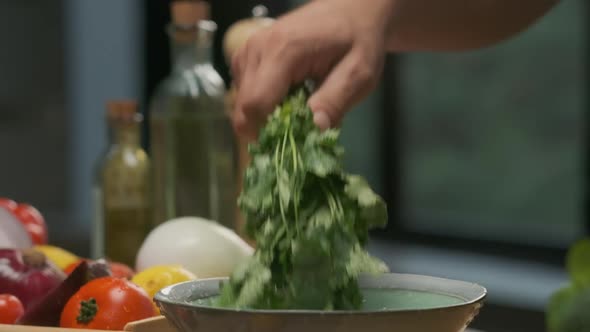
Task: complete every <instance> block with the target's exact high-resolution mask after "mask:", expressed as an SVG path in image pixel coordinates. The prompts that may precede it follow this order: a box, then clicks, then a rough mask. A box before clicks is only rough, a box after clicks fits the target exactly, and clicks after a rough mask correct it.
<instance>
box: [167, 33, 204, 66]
mask: <svg viewBox="0 0 590 332" xmlns="http://www.w3.org/2000/svg"><path fill="white" fill-rule="evenodd" d="M171 40H172V45H171V50H172V54H171V55H172V59H173V66H172V67H173V70H174V71H184V70H187V69H190V68H192V67H194V66H195V65H198V64H204V63H209V62H211V56H212V54H211V53H212V49H211V46H210V45H208V44H204V43H201V42H199V40H198V39H197V38H196V37H195V38H191V39H185V38H179V37H176V36H172V38H171Z"/></svg>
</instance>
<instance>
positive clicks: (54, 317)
mask: <svg viewBox="0 0 590 332" xmlns="http://www.w3.org/2000/svg"><path fill="white" fill-rule="evenodd" d="M107 276H110V271H109V267H108V265H107V263H106V262H105V261H104V260H99V261H81V262H80V263H79V264H77V265H76V266H75V268H74V269H73V270H72V271H71V273H70V274H69V276H68V277H67V278H66V279H65V280H64V281H63V282H62V283H61V284H60V285H59V286H58V287H56V288H54V289H53V290H51V291H50V292H49V293H48V294H47V295H46V296H45V297H44V298H43V299H42V300H41V301H40V302H38V303H37V304H35V305H34V306H32V307H31V308H30V309H29V310H27V312H26V314H25V315H24V316H23V317H22V318H21V319H20V320H19V321H18V324H23V325H35V326H59V319H60V315H61V312H62V311H63V308H64V306H65V305H66V303H67V302H68V300H69V299H70V298H71V297H72V296H73V295H74V294H75V293H76V292H77V291H78V290H79V289H80V287H82V286H83V285H85V284H86V283H88V282H89V281H91V280H94V279H96V278H102V277H107Z"/></svg>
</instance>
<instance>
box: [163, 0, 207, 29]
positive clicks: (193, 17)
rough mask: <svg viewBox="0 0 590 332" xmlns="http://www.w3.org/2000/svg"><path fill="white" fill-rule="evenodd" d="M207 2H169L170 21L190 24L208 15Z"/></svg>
mask: <svg viewBox="0 0 590 332" xmlns="http://www.w3.org/2000/svg"><path fill="white" fill-rule="evenodd" d="M210 11H211V9H210V6H209V3H207V2H205V1H201V0H177V1H172V2H171V3H170V12H171V16H172V22H173V23H174V24H175V25H180V26H190V25H194V24H196V23H197V22H199V21H200V20H207V19H209V17H210Z"/></svg>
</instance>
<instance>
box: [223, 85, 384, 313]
mask: <svg viewBox="0 0 590 332" xmlns="http://www.w3.org/2000/svg"><path fill="white" fill-rule="evenodd" d="M308 95H309V91H308V90H307V89H306V88H305V87H300V88H297V89H295V90H293V91H292V92H291V93H290V94H289V95H288V97H287V98H285V100H284V101H283V102H282V104H281V105H279V107H277V109H276V110H275V112H274V113H273V114H271V115H270V116H269V119H268V121H267V123H266V125H265V127H264V128H263V129H262V130H261V132H260V134H259V138H258V141H257V142H256V143H253V144H251V145H250V146H249V153H250V156H251V163H250V165H249V166H248V168H247V170H246V173H245V178H244V183H243V190H242V193H241V194H240V197H239V198H238V204H239V207H240V209H241V210H242V212H243V213H244V216H245V218H246V232H247V234H248V236H250V237H252V238H253V239H254V240H255V241H256V244H257V248H256V251H255V253H254V255H253V256H252V257H251V259H249V260H248V261H247V262H245V263H244V264H242V265H240V266H239V267H237V268H236V270H235V271H233V273H232V275H231V276H230V278H229V280H228V281H227V282H225V283H224V284H223V285H222V288H221V293H220V296H219V297H218V298H217V300H216V305H218V306H221V307H231V308H249V309H307V310H344V309H359V308H360V307H361V303H362V295H361V292H360V289H359V286H358V283H357V282H358V277H359V275H360V274H362V273H373V274H374V273H383V272H386V271H387V267H386V265H385V264H384V263H383V262H381V261H379V260H378V259H376V258H374V257H372V256H370V255H369V254H368V252H367V251H366V250H365V245H366V244H367V240H368V231H369V229H371V228H374V227H383V226H385V224H386V223H387V209H386V206H385V203H384V202H383V200H382V199H381V198H380V197H379V196H378V195H376V194H375V193H374V192H373V191H372V190H371V188H370V187H369V185H368V184H367V182H366V181H365V180H364V179H363V178H361V177H359V176H356V175H350V174H347V173H346V172H345V171H344V170H343V168H342V164H341V156H342V154H343V148H342V147H341V146H340V145H339V143H338V137H339V131H338V130H336V129H329V130H326V131H323V132H320V131H319V130H318V129H317V127H316V126H315V124H314V123H313V115H312V112H311V110H310V109H309V108H308V107H307V98H308Z"/></svg>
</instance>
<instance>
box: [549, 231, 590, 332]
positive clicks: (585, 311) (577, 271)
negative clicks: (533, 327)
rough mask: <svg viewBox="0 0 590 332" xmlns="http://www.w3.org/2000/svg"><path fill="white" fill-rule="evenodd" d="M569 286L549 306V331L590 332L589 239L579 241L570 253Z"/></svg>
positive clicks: (556, 295) (555, 294) (554, 296)
mask: <svg viewBox="0 0 590 332" xmlns="http://www.w3.org/2000/svg"><path fill="white" fill-rule="evenodd" d="M566 263H567V264H566V265H567V270H568V273H569V276H570V282H569V284H568V285H566V286H564V287H563V288H561V289H559V290H558V291H556V292H555V293H554V294H553V295H552V296H551V299H550V301H549V305H548V307H547V329H548V331H549V332H590V311H589V310H590V239H582V240H580V241H578V242H576V243H575V244H574V245H573V246H572V247H571V248H570V250H569V251H568V254H567V262H566Z"/></svg>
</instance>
